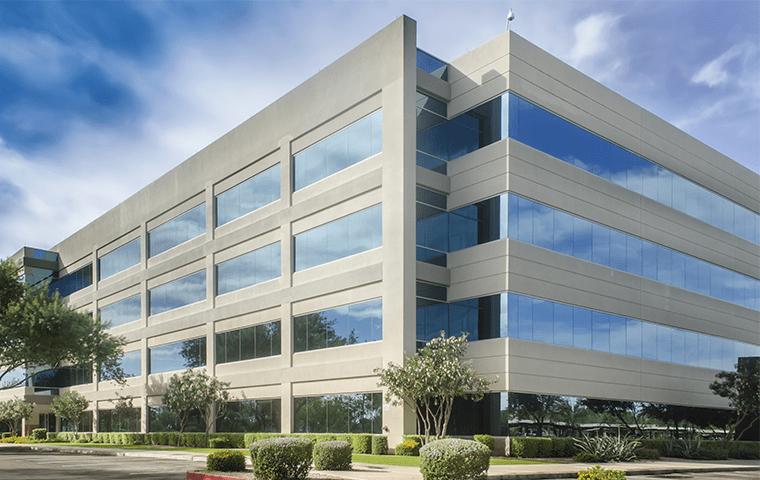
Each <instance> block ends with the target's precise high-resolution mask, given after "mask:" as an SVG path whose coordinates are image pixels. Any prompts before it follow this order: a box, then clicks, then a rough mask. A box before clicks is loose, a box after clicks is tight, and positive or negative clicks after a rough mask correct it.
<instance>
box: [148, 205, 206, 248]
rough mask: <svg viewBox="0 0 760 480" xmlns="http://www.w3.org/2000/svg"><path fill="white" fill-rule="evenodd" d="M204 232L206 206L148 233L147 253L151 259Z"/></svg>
mask: <svg viewBox="0 0 760 480" xmlns="http://www.w3.org/2000/svg"><path fill="white" fill-rule="evenodd" d="M205 232H206V204H205V203H202V204H200V205H198V206H197V207H195V208H193V209H192V210H190V211H187V212H185V213H183V214H182V215H180V216H178V217H176V218H174V219H172V220H169V221H168V222H166V223H164V224H163V225H160V226H158V227H156V228H154V229H153V230H151V231H150V232H148V253H149V254H150V256H151V257H154V256H156V255H158V254H159V253H163V252H165V251H167V250H169V249H170V248H174V247H176V246H177V245H180V244H182V243H185V242H186V241H188V240H190V239H192V238H195V237H197V236H198V235H202V234H204V233H205Z"/></svg>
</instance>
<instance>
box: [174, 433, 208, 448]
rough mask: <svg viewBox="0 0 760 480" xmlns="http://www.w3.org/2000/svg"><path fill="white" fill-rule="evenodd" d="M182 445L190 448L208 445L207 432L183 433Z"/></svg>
mask: <svg viewBox="0 0 760 480" xmlns="http://www.w3.org/2000/svg"><path fill="white" fill-rule="evenodd" d="M175 445H176V443H175ZM180 445H182V446H185V447H190V448H203V447H205V446H206V434H205V433H183V434H182V438H181V439H180Z"/></svg>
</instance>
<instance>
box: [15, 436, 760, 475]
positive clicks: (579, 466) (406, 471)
mask: <svg viewBox="0 0 760 480" xmlns="http://www.w3.org/2000/svg"><path fill="white" fill-rule="evenodd" d="M0 449H9V450H10V449H13V450H14V451H25V450H26V451H39V450H48V451H55V452H62V453H70V454H80V455H101V456H123V457H145V458H170V459H175V460H186V461H187V462H188V467H187V468H188V470H196V469H199V468H203V467H199V465H198V464H197V463H196V464H195V465H191V464H190V463H192V462H204V464H205V461H206V454H204V453H191V452H177V451H166V452H162V451H155V450H124V449H105V448H90V447H86V446H82V447H62V446H54V445H45V444H21V445H16V444H0ZM250 461H251V460H250V457H249V456H246V463H247V464H248V465H249V466H250ZM204 466H205V465H204ZM589 466H591V465H590V464H587V463H555V464H545V465H492V466H491V468H490V469H489V470H488V479H489V480H502V479H503V480H523V479H526V480H527V479H532V480H538V479H549V478H577V476H578V471H580V470H583V469H585V468H588V467H589ZM604 467H605V468H610V469H614V470H624V471H625V472H626V473H627V474H628V475H667V474H674V473H679V474H687V473H698V472H701V473H708V472H730V471H758V472H760V462H758V461H756V460H721V461H690V460H678V459H664V460H648V461H640V462H629V463H606V464H604ZM758 477H759V478H760V473H758ZM309 478H315V479H318V478H325V479H327V478H329V479H340V480H422V474H420V470H419V468H417V467H398V466H392V465H370V464H364V463H355V464H354V465H353V470H351V471H341V472H335V471H330V472H326V471H325V472H323V471H315V470H312V473H311V474H310V476H309Z"/></svg>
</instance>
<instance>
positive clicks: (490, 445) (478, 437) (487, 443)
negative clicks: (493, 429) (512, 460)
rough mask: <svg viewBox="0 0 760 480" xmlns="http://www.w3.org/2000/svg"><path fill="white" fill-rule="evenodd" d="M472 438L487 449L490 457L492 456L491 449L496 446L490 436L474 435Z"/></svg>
mask: <svg viewBox="0 0 760 480" xmlns="http://www.w3.org/2000/svg"><path fill="white" fill-rule="evenodd" d="M473 438H474V439H475V441H476V442H478V443H482V444H483V445H485V446H486V447H488V450H489V451H490V452H491V453H490V455H493V449H494V447H495V446H496V440H495V439H494V438H493V437H492V436H491V435H475V436H474V437H473Z"/></svg>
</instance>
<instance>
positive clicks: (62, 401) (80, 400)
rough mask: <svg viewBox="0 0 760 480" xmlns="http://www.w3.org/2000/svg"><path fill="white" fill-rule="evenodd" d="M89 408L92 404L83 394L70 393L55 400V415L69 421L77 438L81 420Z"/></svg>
mask: <svg viewBox="0 0 760 480" xmlns="http://www.w3.org/2000/svg"><path fill="white" fill-rule="evenodd" d="M89 406H90V402H89V401H88V400H87V399H86V398H85V397H84V396H83V395H82V394H80V393H79V392H75V391H70V392H66V393H64V394H61V396H60V397H58V398H56V399H54V400H53V413H55V414H56V416H58V417H61V418H65V419H66V420H68V421H69V424H70V425H71V428H72V429H73V430H74V436H76V435H77V433H79V419H80V418H81V417H82V415H83V414H84V411H85V410H87V407H89Z"/></svg>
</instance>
